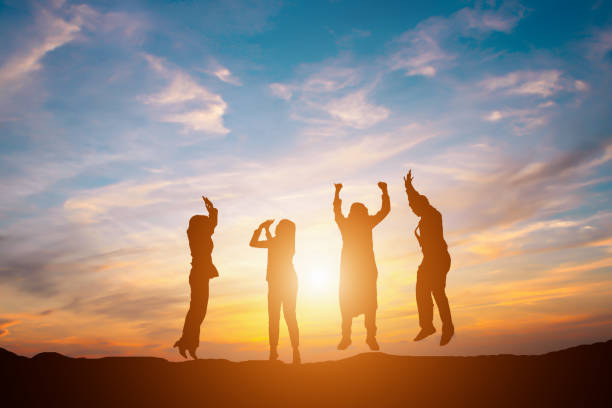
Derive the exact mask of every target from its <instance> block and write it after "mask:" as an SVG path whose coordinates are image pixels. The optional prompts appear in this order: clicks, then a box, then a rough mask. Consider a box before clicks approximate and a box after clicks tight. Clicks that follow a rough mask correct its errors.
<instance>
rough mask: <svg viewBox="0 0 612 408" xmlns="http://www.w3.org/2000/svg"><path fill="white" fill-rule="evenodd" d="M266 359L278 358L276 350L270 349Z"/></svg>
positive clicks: (274, 359) (273, 359)
mask: <svg viewBox="0 0 612 408" xmlns="http://www.w3.org/2000/svg"><path fill="white" fill-rule="evenodd" d="M268 360H270V361H276V360H278V351H276V349H270V357H268Z"/></svg>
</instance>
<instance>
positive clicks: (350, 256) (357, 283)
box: [334, 182, 391, 350]
mask: <svg viewBox="0 0 612 408" xmlns="http://www.w3.org/2000/svg"><path fill="white" fill-rule="evenodd" d="M335 187H336V193H335V196H334V217H335V219H336V224H338V228H339V229H340V233H341V235H342V254H341V258H340V312H341V314H342V339H341V340H340V343H339V344H338V350H345V349H346V348H347V347H348V346H350V345H351V326H352V324H353V317H355V316H359V315H360V314H364V315H365V327H366V331H367V336H366V343H367V344H368V346H369V347H370V349H371V350H378V349H379V346H378V342H377V341H376V309H377V307H378V303H377V289H376V280H377V278H378V269H377V268H376V260H375V258H374V248H373V243H372V229H373V228H374V227H375V226H376V225H378V223H380V222H381V221H382V220H383V219H384V218H385V217H386V216H387V214H389V211H390V210H391V204H390V201H389V193H388V192H387V184H386V183H383V182H380V183H378V187H379V188H380V189H381V191H382V207H381V209H380V211H378V212H377V213H376V214H375V215H369V214H368V209H367V208H366V206H365V205H363V204H362V203H353V204H352V205H351V209H350V212H349V215H348V217H345V216H344V215H343V214H342V200H341V199H340V190H341V189H342V184H335Z"/></svg>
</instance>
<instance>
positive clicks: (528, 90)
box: [480, 70, 566, 98]
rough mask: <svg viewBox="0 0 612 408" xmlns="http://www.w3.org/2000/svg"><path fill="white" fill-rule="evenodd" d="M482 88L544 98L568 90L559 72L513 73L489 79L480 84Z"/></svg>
mask: <svg viewBox="0 0 612 408" xmlns="http://www.w3.org/2000/svg"><path fill="white" fill-rule="evenodd" d="M480 86H481V87H482V88H484V89H485V90H487V91H490V92H493V91H500V90H501V91H503V92H505V93H507V94H510V95H537V96H540V97H543V98H546V97H549V96H552V95H554V94H555V93H557V92H559V91H561V90H564V89H566V87H565V86H564V84H563V83H562V81H561V72H560V71H558V70H548V71H516V72H511V73H509V74H506V75H503V76H496V77H490V78H487V79H485V80H483V81H481V82H480Z"/></svg>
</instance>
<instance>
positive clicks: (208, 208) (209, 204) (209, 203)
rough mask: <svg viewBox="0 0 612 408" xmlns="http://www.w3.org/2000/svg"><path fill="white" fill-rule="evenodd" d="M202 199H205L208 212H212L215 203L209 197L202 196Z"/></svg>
mask: <svg viewBox="0 0 612 408" xmlns="http://www.w3.org/2000/svg"><path fill="white" fill-rule="evenodd" d="M202 200H204V205H205V206H206V209H207V210H208V212H211V211H212V210H213V209H214V208H215V206H214V205H213V203H212V202H211V201H210V200H209V199H208V197H204V196H202Z"/></svg>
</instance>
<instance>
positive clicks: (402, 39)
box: [388, 4, 524, 77]
mask: <svg viewBox="0 0 612 408" xmlns="http://www.w3.org/2000/svg"><path fill="white" fill-rule="evenodd" d="M523 14H524V8H523V7H521V6H514V7H509V6H507V5H505V4H504V5H502V6H500V7H499V8H498V9H496V10H489V9H475V8H464V9H461V10H459V11H457V12H455V13H453V14H452V15H451V16H449V17H448V18H443V17H431V18H428V19H426V20H424V21H422V22H420V23H419V24H418V25H417V26H416V27H415V28H414V29H412V30H409V31H406V32H405V33H403V34H402V35H400V36H399V37H398V38H397V39H396V40H395V44H394V46H395V48H396V51H395V52H393V53H392V55H391V56H390V57H389V62H388V64H389V66H390V69H391V70H392V71H398V70H399V71H403V72H404V74H405V75H407V76H416V75H421V76H425V77H433V76H435V75H436V74H437V73H438V71H439V70H440V69H442V68H445V67H446V66H447V65H448V63H449V62H450V61H452V60H454V59H455V58H456V56H455V55H453V54H451V53H449V52H448V51H445V49H444V48H445V47H444V45H445V44H446V43H448V42H451V41H456V39H457V37H460V36H464V37H472V36H477V35H482V34H486V33H489V32H493V31H499V32H505V33H508V32H510V31H511V30H512V29H513V28H514V26H515V25H516V24H517V23H518V21H519V20H520V19H521V18H522V17H523ZM447 48H451V46H448V47H447ZM452 48H454V49H456V48H457V46H456V45H455V46H452Z"/></svg>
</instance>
